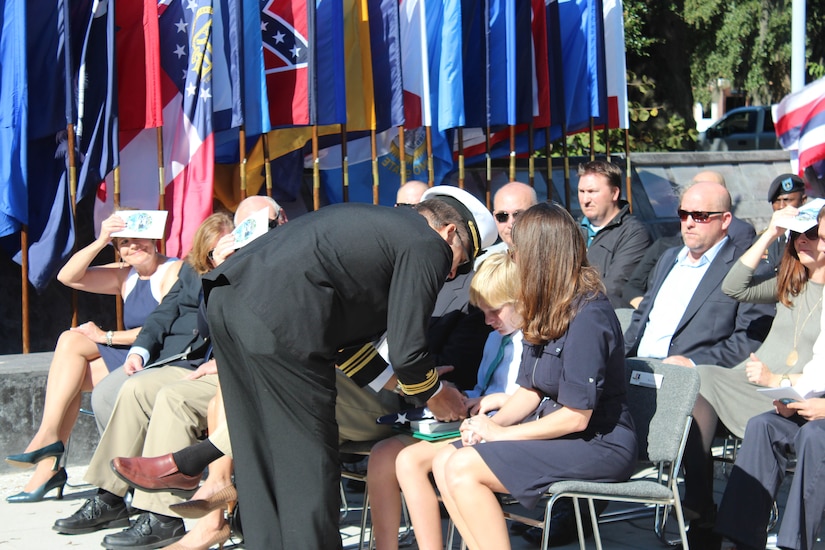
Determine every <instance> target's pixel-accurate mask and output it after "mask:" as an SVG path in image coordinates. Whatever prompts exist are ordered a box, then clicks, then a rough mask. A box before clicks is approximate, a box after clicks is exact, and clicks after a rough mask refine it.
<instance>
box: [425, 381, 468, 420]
mask: <svg viewBox="0 0 825 550" xmlns="http://www.w3.org/2000/svg"><path fill="white" fill-rule="evenodd" d="M427 407H428V408H429V409H430V411H432V413H433V414H434V415H435V417H436V418H437V419H439V420H441V421H442V422H450V421H453V420H461V419H462V418H466V417H467V407H466V406H465V405H464V396H463V395H461V392H459V391H458V390H457V389H455V388H454V387H452V386H446V385H445V386H443V387H442V388H441V391H440V392H438V394H436V395H434V396H433V397H431V398H430V400H429V401H427Z"/></svg>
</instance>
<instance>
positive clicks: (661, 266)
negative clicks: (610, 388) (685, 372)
mask: <svg viewBox="0 0 825 550" xmlns="http://www.w3.org/2000/svg"><path fill="white" fill-rule="evenodd" d="M681 249H682V247H675V248H670V249H668V250H667V251H665V253H664V254H662V257H661V258H660V259H659V261H658V262H657V263H656V267H654V271H653V277H652V281H651V285H650V287H649V288H648V290H647V292H646V293H645V295H644V298H643V299H642V302H641V303H640V304H639V309H637V310H636V311H634V312H633V318H632V320H631V322H630V326H629V327H628V329H627V332H626V333H625V351H626V354H627V356H628V357H634V356H635V355H636V352H637V350H638V348H639V341H640V340H641V339H642V335H643V334H644V331H645V327H646V326H647V321H648V318H649V316H650V310H651V309H652V308H653V302H654V301H655V300H657V299H660V300H661V299H664V300H667V297H666V296H659V290H660V289H661V288H662V283H663V282H664V280H665V278H666V277H667V275H668V273H670V270H671V269H673V266H674V265H675V264H676V256H677V255H678V253H679V251H680V250H681ZM741 255H742V251H741V250H740V249H738V248H736V246H735V245H734V244H733V242H732V241H731V240H730V239H728V241H727V242H726V243H725V244H724V245H723V246H722V248H721V249H720V250H719V253H718V254H717V255H716V258H715V259H714V260H713V262H711V264H710V266H709V267H708V270H707V271H706V272H705V276H704V277H703V278H702V281H701V282H700V283H699V286H698V287H697V288H696V291H695V292H694V293H693V297H692V298H691V300H690V302H689V303H688V306H687V309H686V310H685V313H684V315H683V316H682V318H681V320H680V321H679V324H678V326H677V327H676V332H675V333H674V334H673V338H672V339H671V341H670V350H669V353H668V355H684V356H685V357H688V358H690V359H691V360H692V361H693V362H694V363H696V364H697V365H719V366H722V367H733V366H734V365H737V364H739V363H740V362H741V361H742V360H744V359H746V358H747V357H748V355H749V354H750V353H751V352H752V351H755V350H756V349H757V348H758V347H759V345H760V344H761V343H762V340H764V339H765V336H766V335H767V333H768V331H769V330H770V327H771V323H772V321H773V316H774V314H775V313H776V307H775V306H772V305H765V304H746V303H740V302H737V301H736V300H734V299H733V298H731V297H729V296H727V295H725V294H724V293H723V292H722V280H723V279H724V278H725V276H726V275H727V274H728V271H729V270H730V268H731V266H732V265H733V263H734V262H735V261H736V260H737V259H738V258H739V256H741Z"/></svg>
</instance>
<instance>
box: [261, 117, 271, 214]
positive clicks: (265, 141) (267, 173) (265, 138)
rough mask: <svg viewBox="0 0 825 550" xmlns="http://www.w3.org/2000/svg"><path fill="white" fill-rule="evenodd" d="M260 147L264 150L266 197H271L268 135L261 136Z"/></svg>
mask: <svg viewBox="0 0 825 550" xmlns="http://www.w3.org/2000/svg"><path fill="white" fill-rule="evenodd" d="M261 140H262V142H261V146H262V147H263V149H264V178H265V179H266V196H267V197H270V198H271V197H272V166H270V165H269V162H270V161H269V134H267V133H266V132H264V134H263V135H262V136H261Z"/></svg>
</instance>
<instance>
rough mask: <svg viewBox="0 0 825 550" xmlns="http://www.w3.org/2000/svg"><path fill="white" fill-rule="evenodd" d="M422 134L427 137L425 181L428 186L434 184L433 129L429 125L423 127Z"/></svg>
mask: <svg viewBox="0 0 825 550" xmlns="http://www.w3.org/2000/svg"><path fill="white" fill-rule="evenodd" d="M424 134H425V136H426V139H427V172H429V176H427V183H428V184H429V186H430V187H432V186H433V185H435V167H434V164H433V129H432V127H431V126H425V127H424Z"/></svg>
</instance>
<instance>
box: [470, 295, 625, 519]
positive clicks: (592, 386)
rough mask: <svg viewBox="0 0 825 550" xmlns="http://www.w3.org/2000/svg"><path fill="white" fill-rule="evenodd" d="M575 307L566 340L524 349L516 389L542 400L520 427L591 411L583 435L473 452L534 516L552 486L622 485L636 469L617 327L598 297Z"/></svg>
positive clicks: (488, 444)
mask: <svg viewBox="0 0 825 550" xmlns="http://www.w3.org/2000/svg"><path fill="white" fill-rule="evenodd" d="M579 307H580V309H579V311H578V313H577V314H576V316H575V317H574V318H573V320H572V321H571V323H570V326H569V327H568V329H567V333H566V334H564V335H563V336H562V337H561V338H559V339H558V340H554V341H551V342H548V343H547V344H546V345H544V346H535V345H529V344H527V343H526V342H525V343H524V351H523V353H522V361H521V368H520V371H519V377H518V380H517V382H518V384H519V385H520V386H522V387H524V388H533V389H536V390H538V391H539V392H540V393H541V394H542V395H543V396H544V398H543V399H542V401H541V403H540V404H539V407H538V408H537V409H536V411H534V412H533V413H531V415H530V416H528V417H527V418H525V419H524V422H530V421H532V420H535V419H536V418H541V417H544V416H547V415H548V414H550V413H552V412H553V411H554V410H556V409H557V408H559V407H560V406H562V405H564V406H567V407H570V408H573V409H581V410H592V411H593V414H592V416H591V418H590V422H589V424H588V426H587V428H586V429H585V430H584V431H583V432H580V433H575V434H569V435H567V436H564V437H560V438H557V439H544V440H534V441H491V442H486V443H481V444H477V445H475V446H474V449H475V450H476V451H478V453H479V454H480V455H481V458H482V459H483V460H484V462H485V463H486V464H487V466H488V467H489V468H490V469H491V470H492V471H493V473H494V474H495V475H496V477H498V479H499V481H501V482H502V484H504V486H505V487H506V488H507V491H508V492H509V493H510V494H511V495H512V496H513V497H515V498H516V499H518V500H519V502H520V503H521V504H522V505H524V506H525V507H527V508H533V507H534V506H535V505H536V502H537V501H538V499H539V498H540V497H541V495H542V493H544V491H546V490H547V487H549V486H550V484H551V483H554V482H556V481H562V480H565V479H582V480H590V481H624V480H626V479H628V478H629V477H630V476H631V475H632V473H633V471H634V468H635V465H636V460H637V450H636V432H635V430H634V428H633V419H632V418H631V416H630V411H629V410H628V408H627V395H626V389H625V388H626V382H625V376H626V375H625V359H624V339H623V338H622V331H621V327H620V326H619V321H618V319H616V314H615V313H614V311H613V308H612V307H611V305H610V302H609V301H608V299H607V297H606V296H604V295H603V294H599V295H598V296H597V297H596V298H594V299H592V300H590V301H583V302H581V303H580V306H579ZM457 445H458V446H460V445H461V443H460V442H457Z"/></svg>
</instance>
